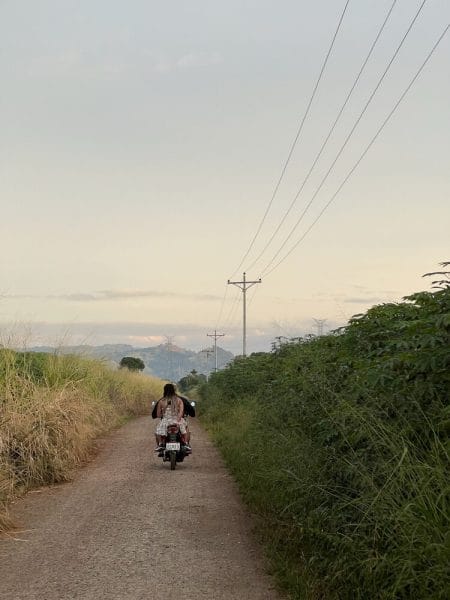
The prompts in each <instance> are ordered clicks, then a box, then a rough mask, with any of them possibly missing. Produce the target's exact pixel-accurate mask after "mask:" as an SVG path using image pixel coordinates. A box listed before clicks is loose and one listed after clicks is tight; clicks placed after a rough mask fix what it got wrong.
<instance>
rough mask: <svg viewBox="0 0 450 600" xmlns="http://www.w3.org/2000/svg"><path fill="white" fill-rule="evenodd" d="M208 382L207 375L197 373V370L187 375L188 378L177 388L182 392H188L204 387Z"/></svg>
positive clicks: (179, 383) (179, 382)
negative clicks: (200, 386)
mask: <svg viewBox="0 0 450 600" xmlns="http://www.w3.org/2000/svg"><path fill="white" fill-rule="evenodd" d="M205 382H206V375H204V374H203V373H197V371H196V370H195V369H192V371H191V372H190V373H189V374H188V375H186V377H182V378H181V379H180V381H178V383H177V387H178V389H179V390H180V392H188V391H189V390H191V389H192V388H194V387H197V386H199V385H202V384H203V383H205Z"/></svg>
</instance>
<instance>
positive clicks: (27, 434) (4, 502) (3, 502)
mask: <svg viewBox="0 0 450 600" xmlns="http://www.w3.org/2000/svg"><path fill="white" fill-rule="evenodd" d="M161 386H162V383H161V381H160V380H159V379H156V378H151V377H148V376H145V375H142V374H137V373H130V372H129V371H126V370H119V371H113V370H111V369H110V368H108V367H107V366H106V365H105V364H103V363H101V362H99V361H92V360H88V359H85V358H81V357H75V356H59V355H40V354H36V355H32V354H31V353H30V354H21V353H15V352H12V351H10V350H1V351H0V410H1V412H0V531H1V530H2V529H6V528H8V527H10V526H11V521H10V519H9V517H8V511H7V506H8V503H9V502H10V500H11V499H12V498H13V497H15V496H17V495H18V494H20V493H23V492H24V491H26V490H28V489H30V488H32V487H36V486H40V485H45V484H51V483H57V482H62V481H66V480H67V479H69V478H70V475H71V472H72V470H73V469H74V467H76V466H78V465H79V464H80V463H82V462H83V461H84V460H86V458H87V457H88V455H89V453H90V452H91V451H92V448H93V442H94V440H95V438H97V437H98V436H99V435H101V434H103V433H105V432H107V431H109V430H111V429H112V428H114V427H116V426H117V425H119V424H120V423H122V422H123V421H124V420H125V419H126V418H129V417H131V416H135V415H139V414H144V413H145V412H148V410H149V405H150V403H151V401H152V400H153V399H155V398H156V397H158V396H159V395H160V392H161Z"/></svg>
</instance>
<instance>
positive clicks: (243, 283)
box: [228, 273, 261, 356]
mask: <svg viewBox="0 0 450 600" xmlns="http://www.w3.org/2000/svg"><path fill="white" fill-rule="evenodd" d="M242 279H243V281H230V280H228V284H229V285H235V286H237V287H238V288H240V289H241V290H242V299H243V306H244V310H243V319H242V329H243V331H242V356H246V353H247V290H248V289H249V288H251V287H252V286H253V285H255V284H256V283H261V278H259V279H258V280H257V281H247V279H246V276H245V273H244V274H243V277H242Z"/></svg>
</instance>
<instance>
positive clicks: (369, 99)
mask: <svg viewBox="0 0 450 600" xmlns="http://www.w3.org/2000/svg"><path fill="white" fill-rule="evenodd" d="M426 2H427V0H422V3H421V5H420V6H419V8H418V10H417V11H416V13H415V15H414V17H413V19H412V21H411V23H410V24H409V26H408V28H407V30H406V32H405V34H404V35H403V37H402V39H401V41H400V43H399V45H398V46H397V48H396V50H395V52H394V54H393V55H392V57H391V59H390V61H389V63H388V65H387V67H386V68H385V70H384V71H383V74H382V75H381V77H380V78H379V80H378V82H377V84H376V86H375V88H374V89H373V90H372V93H371V94H370V96H369V98H368V100H367V102H366V103H365V105H364V107H363V109H362V111H361V112H360V114H359V116H358V118H357V119H356V121H355V123H354V125H353V127H352V128H351V130H350V133H349V134H348V135H347V137H346V138H345V140H344V143H343V144H342V146H341V147H340V149H339V151H338V153H337V155H336V157H335V158H334V160H333V162H332V163H331V165H330V167H329V168H328V170H327V172H326V173H325V175H324V176H323V178H322V180H321V182H320V183H319V185H318V187H317V188H316V190H315V192H314V194H313V195H312V197H311V199H310V201H309V202H308V204H307V205H306V207H305V208H304V210H303V212H302V213H301V215H300V217H299V218H298V219H297V221H296V223H295V225H294V226H293V227H292V229H291V231H290V232H289V234H288V236H287V237H286V239H285V240H284V242H283V243H282V244H281V246H280V247H279V249H278V250H277V252H276V253H275V254H274V256H273V257H272V259H271V260H270V262H269V263H268V264H267V265H266V266H265V268H264V269H263V271H262V273H261V276H262V275H263V274H265V273H267V270H268V269H269V268H270V266H271V265H272V264H273V263H274V262H275V260H276V259H277V257H278V256H279V255H280V253H281V251H282V250H283V248H284V247H285V246H286V244H287V243H288V242H289V240H290V239H291V237H292V236H293V235H294V233H295V231H296V230H297V228H298V226H299V225H300V223H301V221H302V220H303V217H304V216H305V214H306V212H307V211H308V210H309V208H310V206H311V205H312V203H313V202H314V200H315V199H316V197H317V195H318V194H319V192H320V190H321V189H322V187H323V185H324V184H325V182H326V180H327V179H328V176H329V175H330V173H331V171H332V170H333V168H334V166H335V164H336V163H337V161H338V160H339V158H340V156H341V155H342V153H343V151H344V149H345V147H346V146H347V144H348V142H349V141H350V138H351V137H352V135H353V133H354V132H355V130H356V128H357V126H358V125H359V123H360V121H361V119H362V117H363V116H364V114H365V112H366V110H367V108H368V107H369V105H370V103H371V102H372V100H373V98H374V96H375V94H376V93H377V91H378V89H379V88H380V86H381V84H382V82H383V80H384V78H385V77H386V75H387V73H388V71H389V69H390V68H391V66H392V63H393V62H394V60H395V58H396V57H397V55H398V53H399V52H400V49H401V48H402V46H403V44H404V42H405V41H406V38H407V37H408V35H409V33H410V31H411V29H412V28H413V26H414V23H415V22H416V21H417V18H418V17H419V15H420V13H421V11H422V9H423V7H424V6H425V4H426Z"/></svg>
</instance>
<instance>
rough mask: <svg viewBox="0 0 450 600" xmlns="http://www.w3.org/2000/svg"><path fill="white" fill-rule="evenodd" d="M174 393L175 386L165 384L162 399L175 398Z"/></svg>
mask: <svg viewBox="0 0 450 600" xmlns="http://www.w3.org/2000/svg"><path fill="white" fill-rule="evenodd" d="M175 395H176V392H175V386H174V385H173V383H166V385H165V386H164V397H165V398H170V396H175Z"/></svg>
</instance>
